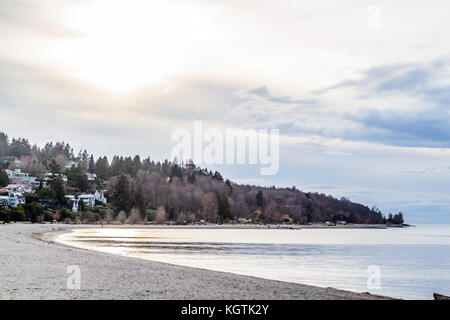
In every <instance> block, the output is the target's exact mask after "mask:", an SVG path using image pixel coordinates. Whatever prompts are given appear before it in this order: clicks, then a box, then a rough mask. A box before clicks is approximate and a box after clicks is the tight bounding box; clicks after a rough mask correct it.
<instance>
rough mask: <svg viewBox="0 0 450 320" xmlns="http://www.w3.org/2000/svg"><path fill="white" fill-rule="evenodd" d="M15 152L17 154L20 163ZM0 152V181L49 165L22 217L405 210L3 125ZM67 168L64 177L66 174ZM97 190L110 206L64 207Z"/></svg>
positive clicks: (292, 218)
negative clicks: (242, 180) (243, 179)
mask: <svg viewBox="0 0 450 320" xmlns="http://www.w3.org/2000/svg"><path fill="white" fill-rule="evenodd" d="M14 159H20V160H21V161H20V164H17V163H16V162H15V161H14ZM0 160H1V164H2V169H1V171H3V172H0V184H3V185H0V187H2V186H4V185H6V184H7V183H8V181H6V179H7V177H6V179H5V178H4V176H5V173H4V170H5V169H9V170H14V169H21V170H22V171H23V172H27V173H30V175H33V176H36V177H38V178H39V177H42V176H44V175H45V174H46V173H49V172H51V173H52V177H54V178H53V179H52V180H51V181H50V183H49V185H47V186H46V187H43V186H42V185H40V186H39V188H37V190H36V192H35V194H29V195H26V204H25V205H24V206H23V207H21V208H18V209H16V210H15V211H16V212H11V209H10V211H9V214H10V215H12V216H14V217H15V218H14V219H19V220H20V219H22V218H23V220H34V221H36V220H41V221H42V220H52V219H54V218H55V217H56V218H58V219H59V220H65V221H67V222H68V221H78V222H94V221H104V222H108V221H120V222H122V223H124V222H127V223H140V222H154V223H164V222H172V223H182V224H186V223H198V222H199V221H205V222H209V223H236V222H237V221H244V220H245V221H246V222H248V223H295V224H308V223H323V222H326V221H329V222H336V221H345V222H346V223H366V224H384V223H394V224H402V223H403V214H402V213H398V214H395V215H392V214H389V215H388V216H385V215H384V214H383V213H382V212H381V211H380V210H379V209H377V208H376V206H374V207H372V208H369V207H368V206H365V205H362V204H358V203H354V202H352V201H350V200H349V199H346V198H340V199H336V198H334V197H332V196H330V195H325V194H320V193H311V192H305V191H302V190H298V189H297V188H296V187H295V186H294V187H291V188H277V187H275V186H273V187H269V188H268V187H260V186H254V185H243V184H237V183H233V182H232V181H230V180H228V179H224V178H223V177H222V175H221V174H220V173H219V172H217V171H215V172H212V171H209V170H207V169H205V168H199V167H198V166H196V165H195V164H194V163H193V162H192V161H188V162H187V163H184V162H179V161H177V160H176V159H175V160H173V161H169V160H167V159H166V160H163V161H157V160H154V159H151V158H150V157H147V158H144V159H141V158H140V156H138V155H136V156H135V157H123V156H114V157H113V158H112V159H108V158H107V157H106V156H100V157H98V158H96V157H94V155H93V154H89V153H88V152H87V151H86V150H85V151H80V152H78V153H77V154H75V153H74V151H73V149H72V148H71V146H70V145H69V144H68V143H65V142H57V143H55V144H54V143H52V142H49V143H47V144H45V146H44V147H42V148H41V147H38V146H37V145H31V144H30V143H29V141H28V140H27V139H24V138H17V139H16V138H13V139H11V141H10V140H9V138H8V136H7V135H6V134H4V133H0ZM87 173H90V174H95V176H96V177H95V179H94V180H92V181H89V180H88V179H87V177H86V174H87ZM62 175H64V176H66V177H67V181H66V182H64V181H63V179H61V176H62ZM2 176H3V178H1V177H2ZM2 180H4V181H3V182H2ZM96 190H104V191H105V195H106V197H107V199H108V204H107V205H106V206H99V207H86V206H84V205H81V206H80V207H81V208H80V210H79V212H76V213H74V212H71V210H70V208H68V207H67V199H66V198H65V195H67V194H71V195H79V194H84V193H93V192H95V191H96ZM19 210H20V213H18V212H17V211H19ZM3 211H4V212H3V213H2V214H3V215H7V213H5V210H3ZM17 217H19V218H17ZM0 220H2V217H0Z"/></svg>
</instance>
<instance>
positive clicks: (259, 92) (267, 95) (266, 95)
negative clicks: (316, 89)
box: [247, 87, 315, 105]
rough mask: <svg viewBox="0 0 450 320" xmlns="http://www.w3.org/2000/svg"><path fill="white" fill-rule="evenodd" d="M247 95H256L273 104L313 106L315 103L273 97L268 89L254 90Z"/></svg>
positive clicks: (308, 100)
mask: <svg viewBox="0 0 450 320" xmlns="http://www.w3.org/2000/svg"><path fill="white" fill-rule="evenodd" d="M247 93H248V94H251V95H252V94H254V95H258V96H260V97H264V98H267V99H268V100H270V101H272V102H279V103H297V104H308V105H312V104H314V103H315V101H314V100H310V99H304V100H301V99H300V100H298V99H292V98H291V97H287V96H283V97H279V96H272V95H271V94H270V92H269V90H268V89H267V88H266V87H260V88H256V89H252V90H249V91H247Z"/></svg>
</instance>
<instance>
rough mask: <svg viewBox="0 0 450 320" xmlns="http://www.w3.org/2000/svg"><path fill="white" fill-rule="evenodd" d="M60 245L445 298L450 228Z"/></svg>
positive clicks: (129, 232)
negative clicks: (439, 295) (442, 296)
mask: <svg viewBox="0 0 450 320" xmlns="http://www.w3.org/2000/svg"><path fill="white" fill-rule="evenodd" d="M57 241H60V242H64V243H66V244H70V245H74V246H78V247H83V248H89V249H93V250H98V251H103V252H109V253H115V254H120V255H126V256H131V257H137V258H143V259H149V260H155V261H161V262H167V263H172V264H177V265H184V266H190V267H197V268H204V269H210V270H218V271H226V272H233V273H237V274H243V275H251V276H257V277H262V278H266V279H275V280H282V281H289V282H297V283H304V284H310V285H315V286H322V287H334V288H339V289H345V290H351V291H355V292H370V293H373V294H381V295H387V296H391V297H397V298H404V299H432V298H433V297H432V294H433V293H434V292H439V293H442V294H447V295H450V225H419V226H417V227H413V228H392V229H301V230H286V229H281V230H276V229H250V230H249V229H242V230H241V229H203V228H202V229H185V228H177V229H172V228H161V229H129V228H104V229H79V230H76V231H74V232H73V233H70V234H66V235H62V236H60V237H59V238H58V239H57Z"/></svg>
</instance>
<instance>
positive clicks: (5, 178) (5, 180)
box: [0, 169, 9, 188]
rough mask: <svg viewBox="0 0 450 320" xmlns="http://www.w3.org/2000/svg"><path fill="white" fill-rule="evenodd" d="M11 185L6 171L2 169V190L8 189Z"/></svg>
mask: <svg viewBox="0 0 450 320" xmlns="http://www.w3.org/2000/svg"><path fill="white" fill-rule="evenodd" d="M8 184H9V178H8V175H7V174H6V172H5V170H3V169H0V188H1V187H6V186H7V185H8Z"/></svg>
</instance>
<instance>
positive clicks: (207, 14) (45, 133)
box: [0, 0, 450, 223]
mask: <svg viewBox="0 0 450 320" xmlns="http://www.w3.org/2000/svg"><path fill="white" fill-rule="evenodd" d="M449 11H450V4H449V3H448V1H445V0H443V1H440V0H434V1H433V5H430V2H429V1H424V0H421V1H414V0H413V1H411V0H409V1H406V0H405V1H403V0H395V1H392V0H391V1H382V0H373V1H362V0H347V1H332V0H329V1H328V0H319V1H309V2H306V1H297V0H276V1H275V0H267V1H266V0H259V1H256V0H247V1H238V0H236V1H235V0H227V1H219V0H217V1H209V0H208V1H207V0H184V1H173V0H164V1H159V0H153V1H143V0H142V1H140V0H127V1H116V0H107V1H106V0H92V1H89V0H79V1H69V0H40V1H35V0H17V1H14V0H12V1H1V2H0V39H1V47H0V114H1V127H0V131H5V132H6V133H7V134H8V135H9V136H10V137H13V136H14V137H18V136H22V137H27V138H29V139H30V141H31V142H33V143H34V142H36V143H38V144H40V145H43V144H44V143H45V142H46V141H50V140H51V141H55V140H58V141H61V140H64V141H67V142H70V143H71V144H72V145H74V147H75V148H76V149H79V148H83V149H87V150H88V151H89V152H92V153H94V154H95V155H96V156H99V155H108V156H109V157H111V156H112V155H113V154H123V155H134V154H140V155H141V156H147V155H150V156H151V157H152V158H153V159H156V160H160V159H164V158H166V157H169V156H170V150H171V147H173V142H171V140H170V137H171V133H172V132H173V130H175V129H177V128H187V129H189V128H191V127H192V124H193V121H198V120H199V121H202V122H203V124H204V126H206V127H211V128H219V129H224V128H243V129H246V128H278V129H279V130H280V134H281V140H280V170H279V172H278V174H277V175H274V176H260V175H259V167H254V166H221V167H218V168H219V169H220V170H221V171H222V172H223V173H224V175H225V176H226V177H227V178H230V179H233V180H236V181H240V182H249V183H252V184H253V183H254V184H261V185H279V186H293V185H296V186H297V187H298V188H299V189H303V190H305V191H317V192H322V193H326V194H331V195H334V196H337V197H341V196H345V197H349V198H350V199H351V200H354V201H358V202H361V203H364V204H367V205H369V206H372V205H373V204H376V205H377V206H378V207H379V208H380V209H382V211H384V212H390V211H391V212H393V213H396V212H398V211H402V212H404V213H405V215H406V218H407V221H409V222H412V223H422V222H426V223H444V222H446V223H450V193H449V190H450V179H449V178H450V107H449V103H450V77H449V76H450V41H448V39H449V38H450V21H449V20H448V12H449Z"/></svg>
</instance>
